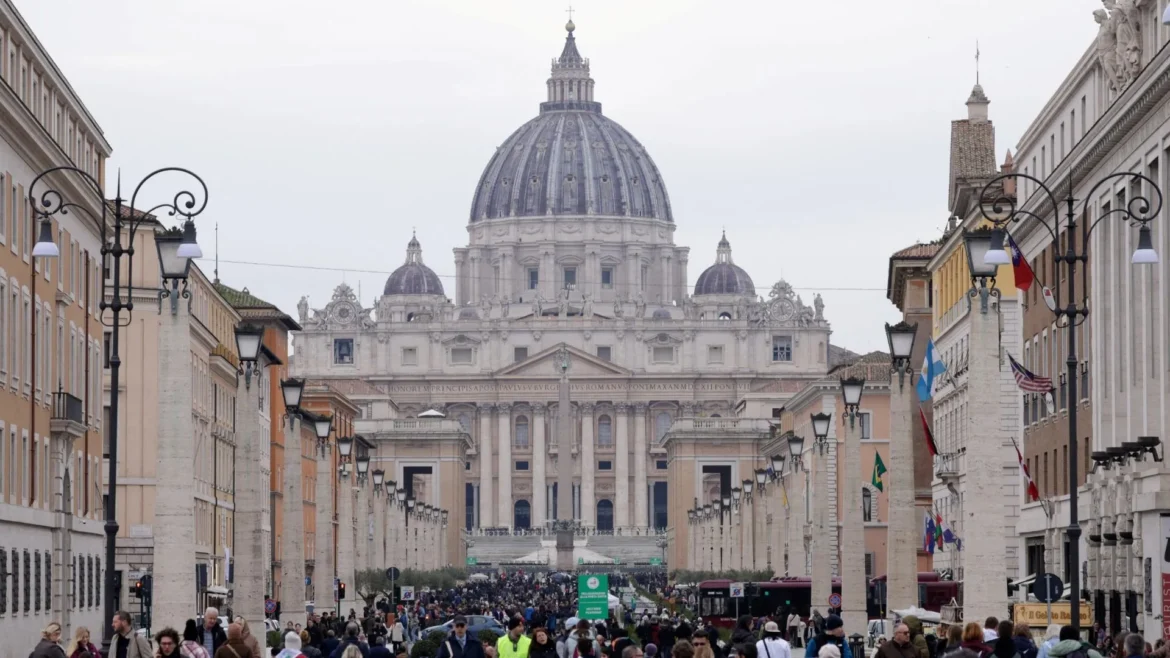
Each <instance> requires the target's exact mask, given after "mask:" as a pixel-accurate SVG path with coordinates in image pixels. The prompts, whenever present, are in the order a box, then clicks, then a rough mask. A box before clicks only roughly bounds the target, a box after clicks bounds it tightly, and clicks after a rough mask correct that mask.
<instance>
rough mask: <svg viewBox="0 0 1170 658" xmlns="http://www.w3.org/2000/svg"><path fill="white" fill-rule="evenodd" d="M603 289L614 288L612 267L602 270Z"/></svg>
mask: <svg viewBox="0 0 1170 658" xmlns="http://www.w3.org/2000/svg"><path fill="white" fill-rule="evenodd" d="M601 287H602V288H612V287H613V268H612V267H603V268H601Z"/></svg>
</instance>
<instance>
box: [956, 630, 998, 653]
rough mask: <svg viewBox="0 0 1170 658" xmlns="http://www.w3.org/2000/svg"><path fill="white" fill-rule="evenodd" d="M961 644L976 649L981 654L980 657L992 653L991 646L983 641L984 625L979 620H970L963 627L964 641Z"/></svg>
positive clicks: (972, 649)
mask: <svg viewBox="0 0 1170 658" xmlns="http://www.w3.org/2000/svg"><path fill="white" fill-rule="evenodd" d="M959 646H960V648H963V649H969V650H971V651H974V652H975V653H977V654H979V658H987V657H988V656H990V655H991V647H989V646H987V644H985V643H984V642H983V627H982V626H980V625H979V623H978V622H974V621H972V622H968V623H967V625H966V626H964V627H963V641H962V643H961V644H960V645H959Z"/></svg>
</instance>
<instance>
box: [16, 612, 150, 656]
mask: <svg viewBox="0 0 1170 658" xmlns="http://www.w3.org/2000/svg"><path fill="white" fill-rule="evenodd" d="M29 658H65V650H64V649H62V648H61V624H58V623H57V622H55V621H51V622H49V624H48V625H47V626H45V627H44V629H42V630H41V641H40V642H37V646H36V648H35V649H33V651H32V654H31V655H30V656H29ZM144 658H145V657H144Z"/></svg>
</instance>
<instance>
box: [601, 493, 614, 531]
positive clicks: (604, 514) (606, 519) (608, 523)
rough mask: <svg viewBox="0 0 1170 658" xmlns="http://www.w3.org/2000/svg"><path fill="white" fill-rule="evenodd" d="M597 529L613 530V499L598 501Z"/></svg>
mask: <svg viewBox="0 0 1170 658" xmlns="http://www.w3.org/2000/svg"><path fill="white" fill-rule="evenodd" d="M597 529H598V530H609V531H613V501H610V500H608V499H605V498H603V499H601V500H599V501H597Z"/></svg>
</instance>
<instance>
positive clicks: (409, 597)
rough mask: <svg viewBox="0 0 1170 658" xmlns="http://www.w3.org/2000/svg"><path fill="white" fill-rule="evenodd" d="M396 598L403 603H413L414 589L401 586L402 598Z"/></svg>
mask: <svg viewBox="0 0 1170 658" xmlns="http://www.w3.org/2000/svg"><path fill="white" fill-rule="evenodd" d="M398 598H400V599H402V600H403V601H413V600H414V588H413V587H411V586H409V585H403V586H402V596H400V597H398Z"/></svg>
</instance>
